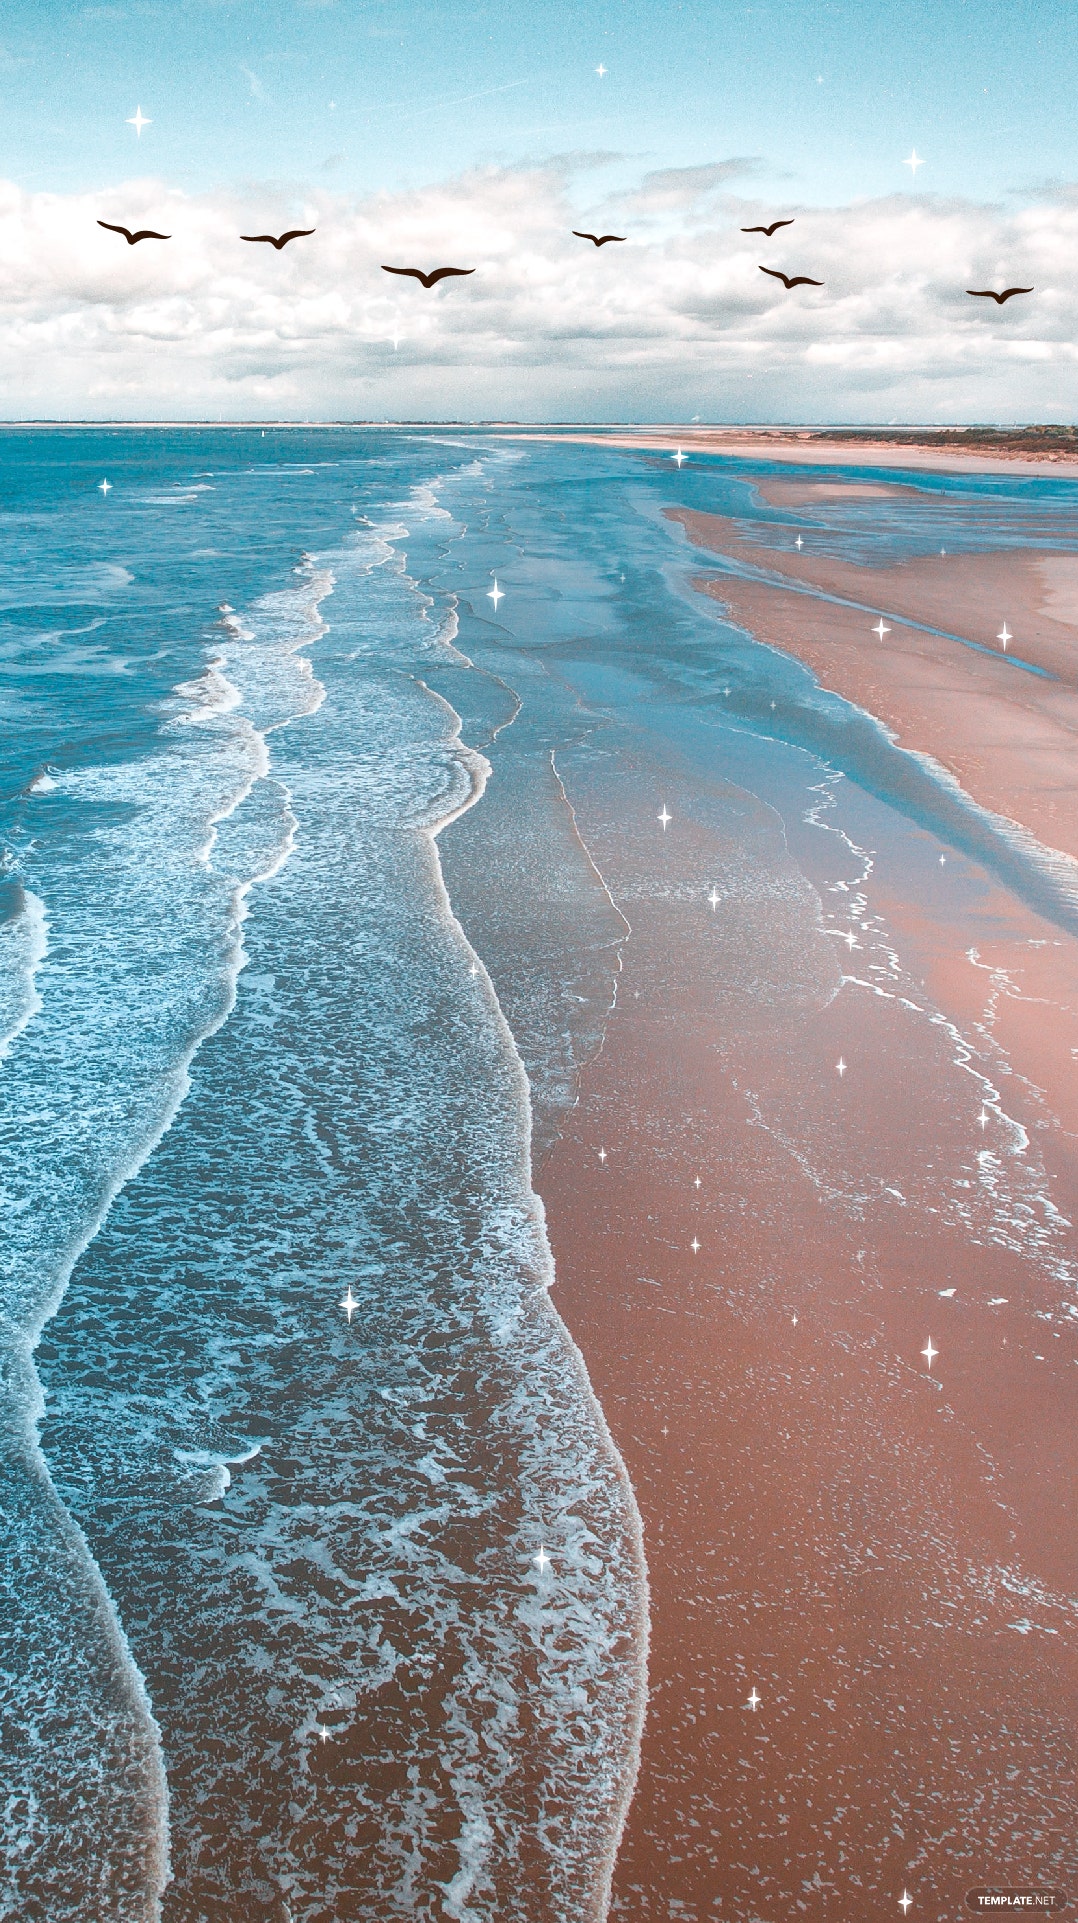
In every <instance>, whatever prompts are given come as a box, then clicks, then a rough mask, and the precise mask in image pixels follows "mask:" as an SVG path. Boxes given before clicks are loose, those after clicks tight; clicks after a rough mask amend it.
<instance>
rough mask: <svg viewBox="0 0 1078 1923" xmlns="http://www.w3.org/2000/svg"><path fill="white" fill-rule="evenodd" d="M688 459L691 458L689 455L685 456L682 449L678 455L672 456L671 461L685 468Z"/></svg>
mask: <svg viewBox="0 0 1078 1923" xmlns="http://www.w3.org/2000/svg"><path fill="white" fill-rule="evenodd" d="M688 458H689V457H688V455H687V454H683V453H682V452H681V449H680V447H679V448H678V451H677V453H676V454H671V456H670V459H671V460H672V461H676V462H677V464H678V466H679V467H684V465H685V463H686V461H687V460H688Z"/></svg>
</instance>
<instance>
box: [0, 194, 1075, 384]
mask: <svg viewBox="0 0 1078 1923" xmlns="http://www.w3.org/2000/svg"><path fill="white" fill-rule="evenodd" d="M753 165H754V163H752V162H749V161H744V160H740V161H736V160H735V161H723V162H718V163H715V164H714V165H712V166H705V167H700V168H688V169H676V170H665V171H663V172H662V173H653V174H650V175H646V176H645V177H644V178H643V180H642V181H641V183H640V185H639V188H637V189H635V190H634V191H633V192H631V193H619V194H618V195H617V196H615V197H613V198H611V199H610V200H608V201H607V202H606V203H605V204H600V205H599V206H598V207H592V208H589V209H588V210H587V212H586V213H584V212H581V210H580V208H579V206H577V205H575V204H574V203H573V202H572V201H571V199H570V184H571V181H572V178H573V172H574V170H573V169H572V168H571V167H567V166H566V165H565V164H564V162H561V161H552V162H550V163H549V164H546V165H543V166H538V165H537V166H535V167H532V168H520V167H518V168H504V169H493V168H492V169H487V170H483V171H476V172H473V173H469V174H466V175H463V176H461V177H460V178H458V179H454V180H450V181H443V182H440V183H438V184H436V185H433V186H430V187H428V188H425V189H422V190H416V191H413V192H407V193H397V194H392V195H391V194H387V193H378V194H372V195H371V196H369V197H367V198H366V199H359V198H356V197H354V196H343V195H339V194H334V193H332V192H330V191H328V190H326V189H325V188H321V189H317V190H310V191H307V192H301V193H298V194H295V195H286V194H285V193H284V192H282V190H281V189H279V188H272V189H271V188H267V189H265V190H255V189H251V190H249V191H248V192H247V193H245V194H244V195H243V197H242V198H241V197H240V195H239V193H238V192H237V191H235V190H232V191H228V192H226V191H219V192H217V193H214V194H209V195H204V196H200V197H195V198H189V197H187V196H185V195H183V194H182V193H180V192H178V191H177V190H175V189H172V188H169V187H168V186H166V185H164V184H163V183H161V182H159V181H155V180H152V179H138V180H132V181H129V182H128V183H126V184H125V185H124V186H123V187H119V188H115V189H113V190H111V191H110V192H108V193H107V194H101V195H96V196H93V197H90V196H86V195H78V196H67V197H61V196H57V195H47V194H27V193H24V192H23V191H22V190H21V189H20V188H18V187H17V186H15V185H13V184H10V183H7V184H0V265H2V269H3V271H2V274H0V379H2V380H3V391H4V394H5V396H6V403H5V406H4V412H5V414H6V415H7V416H8V417H9V418H11V417H18V418H26V417H41V416H52V417H55V416H61V415H62V416H67V417H74V418H101V417H108V416H117V417H120V418H157V417H163V418H198V417H204V416H205V417H210V418H215V417H216V416H217V415H218V414H224V415H225V416H231V417H235V416H240V417H249V418H266V417H274V416H280V417H283V418H295V417H299V418H340V417H343V418H356V417H360V418H375V419H380V418H382V417H383V416H389V417H391V418H400V417H409V418H417V417H429V416H434V417H457V418H464V419H477V418H486V419H489V418H518V419H544V418H547V419H549V418H557V419H566V418H582V419H588V418H592V419H596V420H610V419H615V420H616V419H639V420H647V419H653V420H654V419H663V418H672V419H686V418H688V417H690V416H691V415H693V414H699V415H701V416H702V417H703V418H705V419H707V418H715V419H732V420H761V419H768V418H777V419H783V420H790V419H797V418H801V419H809V420H825V419H834V420H859V419H884V420H887V419H890V418H892V417H897V418H899V419H906V420H909V419H913V420H935V419H941V418H955V419H982V420H1009V419H1026V418H1028V419H1056V420H1059V419H1066V418H1068V417H1070V415H1071V414H1072V412H1073V408H1074V403H1075V398H1076V395H1078V367H1076V361H1078V349H1076V345H1075V339H1074V324H1073V313H1074V305H1075V294H1076V291H1078V290H1076V287H1075V278H1076V269H1075V265H1074V263H1075V261H1076V259H1078V189H1076V188H1074V187H1069V186H1065V187H1060V186H1054V187H1052V188H1051V189H1050V190H1045V191H1044V192H1043V193H1042V194H1041V195H1040V197H1038V198H1031V199H1027V200H1026V201H1025V202H1024V203H1021V204H1017V205H1015V206H1014V207H1010V208H1001V207H999V206H981V205H977V204H975V203H972V202H968V201H958V200H947V201H944V200H936V199H933V198H930V197H928V196H926V195H921V194H918V195H912V194H904V195H895V196H892V197H888V198H885V199H879V200H875V201H861V202H856V203H854V204H852V205H850V206H846V207H833V208H807V209H806V208H801V207H797V206H796V205H794V206H791V207H787V208H781V207H774V206H772V205H770V204H767V205H764V204H762V203H761V202H759V201H756V200H750V199H748V198H743V197H738V196H736V195H735V193H734V191H733V187H734V182H735V181H736V180H737V179H738V177H739V176H740V177H742V178H743V177H744V176H745V175H746V173H747V172H748V175H749V178H750V179H751V169H752V167H753ZM779 214H793V215H794V216H795V224H794V225H793V226H792V227H786V228H782V229H780V230H779V231H778V232H777V233H776V234H775V236H774V237H773V239H771V240H767V239H765V238H764V237H763V236H762V235H758V234H757V235H745V234H742V233H741V232H740V231H739V230H740V229H741V228H742V227H744V226H749V225H752V224H754V223H757V222H763V221H767V220H770V219H772V218H774V217H776V216H777V215H779ZM98 218H103V219H106V220H116V221H122V222H124V223H125V224H127V225H129V226H150V227H157V228H160V229H162V231H164V232H165V233H168V234H171V235H172V236H173V238H172V239H171V240H170V241H169V242H168V243H164V244H163V243H160V242H156V241H145V242H142V243H140V245H138V246H137V247H128V246H127V244H126V242H124V241H123V240H122V239H121V238H120V237H119V236H118V235H115V234H109V233H105V232H104V231H103V230H102V229H101V228H99V227H98V226H97V225H96V222H97V220H98ZM621 220H624V222H625V223H626V224H625V225H619V224H617V223H618V222H619V221H621ZM596 222H599V223H601V226H602V228H603V229H605V231H608V232H609V231H613V232H617V233H627V234H629V236H630V239H629V242H628V244H626V245H624V246H621V245H614V244H611V245H609V246H606V247H604V248H602V249H601V250H596V249H595V248H593V247H592V246H591V245H590V244H589V243H587V242H581V241H578V240H574V239H573V238H572V235H571V232H570V230H571V228H573V227H580V226H585V227H593V226H594V225H595V223H596ZM286 226H301V227H317V229H318V231H317V234H316V235H315V237H314V238H313V239H312V240H309V241H305V240H300V241H296V242H294V243H292V245H291V246H289V247H288V248H286V249H285V250H284V251H283V252H282V253H279V254H278V253H276V252H275V251H274V250H273V249H272V248H270V247H265V246H253V245H251V244H248V243H244V242H242V241H241V240H240V239H239V238H238V236H239V235H240V234H241V233H243V232H252V231H254V232H266V231H275V232H276V231H280V229H281V228H282V227H286ZM598 230H599V229H598V228H596V231H598ZM382 262H386V263H389V264H391V265H398V266H413V265H419V266H423V267H432V266H441V265H446V264H449V265H455V266H465V267H474V268H475V269H476V272H475V275H474V277H472V278H471V279H469V280H451V281H447V282H443V283H442V284H441V285H440V286H439V287H438V288H436V289H434V290H432V291H431V292H429V293H428V292H426V291H425V290H424V289H423V288H422V287H420V286H419V285H418V284H417V283H416V282H414V281H405V280H399V279H395V278H394V279H390V277H389V276H387V275H385V274H383V273H382V272H381V263H382ZM761 262H762V263H764V264H765V265H767V266H773V267H781V268H783V269H784V270H785V271H787V272H797V273H808V274H811V275H812V276H813V277H814V278H816V279H819V280H822V281H824V282H825V283H826V284H825V286H824V287H823V288H822V289H819V290H817V289H814V288H798V289H796V290H794V291H793V292H791V293H789V294H787V293H786V292H785V291H784V289H783V288H782V286H781V284H780V283H779V282H777V281H773V280H770V279H768V278H767V277H766V276H764V275H762V274H761V273H760V272H759V264H760V263H761ZM1014 284H1019V285H1033V286H1034V287H1035V289H1036V292H1035V294H1034V295H1032V296H1028V297H1021V298H1018V299H1016V300H1014V301H1011V302H1009V303H1008V304H1007V305H1006V306H1005V307H1004V308H1001V309H1000V308H997V307H995V305H994V303H992V302H990V301H974V300H970V299H969V297H968V296H967V295H966V293H965V291H964V290H965V289H966V288H967V287H990V286H995V287H1003V286H1007V285H1014ZM394 340H396V341H397V343H398V344H397V346H396V347H395V346H394Z"/></svg>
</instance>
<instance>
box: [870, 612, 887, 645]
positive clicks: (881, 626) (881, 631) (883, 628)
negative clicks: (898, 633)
mask: <svg viewBox="0 0 1078 1923" xmlns="http://www.w3.org/2000/svg"><path fill="white" fill-rule="evenodd" d="M872 632H873V634H878V635H879V637H880V640H881V641H882V640H883V637H884V635H885V634H890V632H891V630H890V628H889V627H888V626H887V624H886V623H885V621H884V618H883V616H882V614H881V615H880V618H879V622H878V623H877V625H876V627H874V628H873V630H872Z"/></svg>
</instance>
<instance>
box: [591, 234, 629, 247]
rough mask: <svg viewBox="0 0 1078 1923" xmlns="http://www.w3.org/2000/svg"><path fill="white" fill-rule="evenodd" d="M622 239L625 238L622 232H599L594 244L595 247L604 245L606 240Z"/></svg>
mask: <svg viewBox="0 0 1078 1923" xmlns="http://www.w3.org/2000/svg"><path fill="white" fill-rule="evenodd" d="M624 239H625V235H624V234H600V235H599V238H598V240H597V241H596V243H595V245H596V247H605V246H606V243H607V241H608V240H624Z"/></svg>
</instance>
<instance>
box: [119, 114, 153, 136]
mask: <svg viewBox="0 0 1078 1923" xmlns="http://www.w3.org/2000/svg"><path fill="white" fill-rule="evenodd" d="M126 124H127V126H129V127H133V128H134V129H135V134H136V137H137V138H138V139H139V140H141V139H142V129H143V128H144V127H152V126H153V121H152V120H147V119H146V118H145V116H144V114H143V111H142V108H141V107H136V108H135V111H134V113H133V114H132V115H131V118H130V120H129V121H127V123H126Z"/></svg>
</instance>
